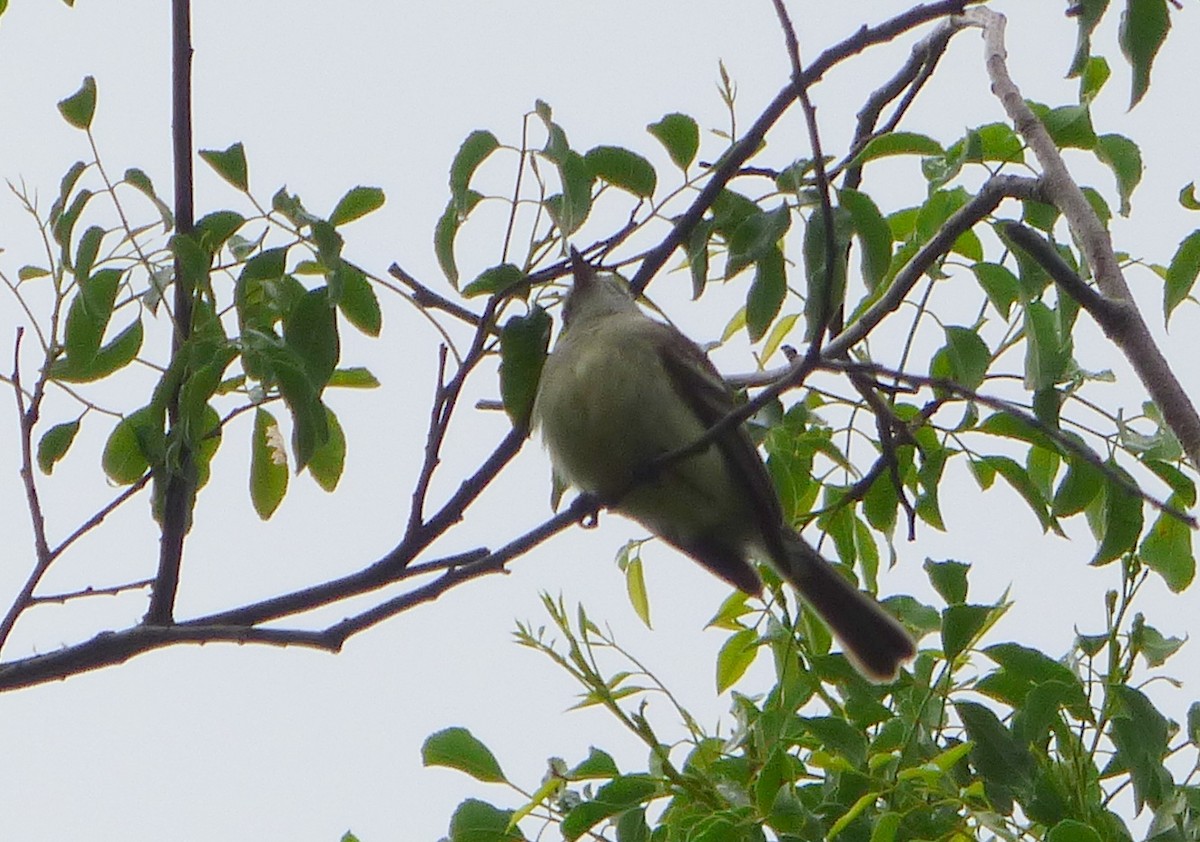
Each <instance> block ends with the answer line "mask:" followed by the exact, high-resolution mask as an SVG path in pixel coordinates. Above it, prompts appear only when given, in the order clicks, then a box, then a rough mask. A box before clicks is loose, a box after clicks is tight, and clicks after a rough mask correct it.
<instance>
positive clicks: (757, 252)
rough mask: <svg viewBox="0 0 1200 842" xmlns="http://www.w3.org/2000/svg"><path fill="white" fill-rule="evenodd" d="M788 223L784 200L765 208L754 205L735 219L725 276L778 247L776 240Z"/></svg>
mask: <svg viewBox="0 0 1200 842" xmlns="http://www.w3.org/2000/svg"><path fill="white" fill-rule="evenodd" d="M791 224H792V219H791V213H790V211H789V210H788V206H787V205H786V204H781V205H780V206H779V207H777V208H775V210H772V211H766V212H763V211H759V210H758V209H757V208H755V210H754V211H753V212H751V213H749V214H747V215H746V216H745V217H744V218H743V219H741V220H740V221H738V222H737V224H736V227H734V228H733V230H732V233H731V234H730V236H729V256H728V259H727V260H726V264H725V278H726V279H729V278H732V277H733V276H734V275H736V274H738V273H739V272H741V271H742V270H743V269H745V268H746V267H747V266H751V265H753V264H755V263H757V262H758V261H759V260H760V259H761V258H763V257H764V256H766V255H768V254H770V253H771V252H773V251H778V249H779V240H780V239H781V238H782V237H783V235H784V234H786V233H787V230H788V228H789V227H790V226H791Z"/></svg>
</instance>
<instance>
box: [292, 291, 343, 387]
mask: <svg viewBox="0 0 1200 842" xmlns="http://www.w3.org/2000/svg"><path fill="white" fill-rule="evenodd" d="M283 340H284V342H285V343H287V346H288V347H289V348H290V349H291V350H292V351H293V352H295V354H296V356H297V357H298V358H299V359H300V360H301V361H302V362H303V364H304V370H305V372H306V373H307V374H308V377H309V379H310V380H311V381H312V384H313V387H314V388H315V389H316V391H317V394H320V392H321V390H322V389H324V388H325V384H326V383H328V382H329V377H330V375H332V374H333V370H334V368H336V367H337V361H338V356H339V355H340V353H341V347H340V343H339V340H338V332H337V319H336V318H335V317H334V310H333V307H331V306H330V304H329V293H328V291H327V290H326V289H325V288H324V287H321V288H318V289H314V290H310V291H309V292H307V293H305V295H304V296H303V297H301V298H300V300H299V301H297V302H296V303H295V305H294V306H293V307H292V309H291V312H289V313H287V314H286V315H285V316H284V319H283Z"/></svg>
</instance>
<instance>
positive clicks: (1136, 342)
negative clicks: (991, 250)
mask: <svg viewBox="0 0 1200 842" xmlns="http://www.w3.org/2000/svg"><path fill="white" fill-rule="evenodd" d="M963 19H964V20H965V21H966V22H967V23H969V24H972V25H975V26H978V27H980V28H981V29H982V30H983V37H984V44H985V47H984V49H985V56H984V62H985V64H986V66H987V71H988V75H989V76H990V77H991V80H992V90H993V92H994V93H995V94H996V97H997V98H998V99H999V100H1000V103H1001V104H1002V105H1003V106H1004V110H1005V112H1006V113H1007V114H1008V116H1009V118H1010V119H1011V120H1012V121H1013V125H1014V126H1015V127H1016V129H1017V131H1018V132H1019V133H1020V134H1021V136H1022V137H1023V138H1024V139H1025V142H1026V143H1028V144H1029V148H1030V149H1032V150H1033V154H1034V155H1035V156H1036V157H1037V159H1038V163H1040V164H1041V166H1042V176H1041V178H1040V179H1039V181H1041V182H1042V190H1043V192H1044V193H1045V196H1046V198H1045V199H1043V201H1048V202H1049V203H1051V204H1053V205H1054V206H1055V207H1057V208H1058V209H1059V210H1060V211H1062V213H1063V216H1065V217H1066V219H1067V222H1068V224H1069V225H1070V227H1071V233H1072V235H1073V236H1074V237H1075V240H1076V242H1077V243H1079V248H1080V251H1082V253H1083V256H1084V258H1085V259H1086V260H1087V264H1088V266H1090V267H1091V269H1092V274H1093V275H1094V276H1095V278H1096V286H1097V287H1099V289H1100V292H1101V294H1103V295H1104V296H1105V297H1106V298H1108V299H1110V300H1111V301H1114V302H1123V303H1124V305H1126V308H1127V312H1126V313H1125V316H1124V318H1123V320H1122V327H1121V329H1120V330H1119V331H1117V332H1116V333H1115V334H1114V335H1112V337H1111V338H1112V340H1113V343H1114V344H1116V346H1117V347H1118V348H1120V349H1121V351H1122V352H1123V353H1124V354H1125V357H1126V359H1128V360H1129V363H1130V365H1132V366H1133V369H1134V371H1136V372H1137V375H1138V377H1139V378H1140V379H1141V381H1142V385H1143V386H1145V387H1146V391H1147V392H1148V393H1149V394H1150V397H1151V398H1152V399H1153V400H1154V402H1155V403H1156V404H1157V405H1158V408H1159V409H1160V410H1161V411H1162V414H1163V419H1164V420H1165V421H1166V422H1167V424H1168V425H1169V426H1170V428H1171V430H1172V431H1173V432H1174V433H1175V435H1176V436H1177V437H1178V439H1179V442H1180V444H1182V445H1183V449H1184V451H1185V452H1186V453H1187V454H1188V458H1189V459H1190V460H1191V462H1192V465H1194V466H1197V467H1200V414H1197V412H1196V408H1195V406H1194V405H1193V404H1192V401H1191V399H1190V398H1189V397H1188V395H1187V392H1185V391H1184V389H1183V386H1182V385H1181V384H1180V383H1179V380H1178V379H1177V378H1176V377H1175V373H1174V372H1173V371H1172V370H1171V367H1170V366H1169V365H1168V364H1167V360H1166V357H1164V356H1163V354H1162V351H1160V350H1159V348H1158V345H1157V343H1156V342H1155V341H1154V337H1153V336H1152V335H1151V333H1150V329H1149V328H1148V327H1147V326H1146V322H1145V320H1144V319H1143V318H1142V315H1141V313H1140V312H1139V311H1138V310H1137V307H1136V305H1135V304H1134V301H1133V296H1132V295H1131V294H1130V292H1129V286H1128V284H1126V283H1125V277H1124V275H1123V274H1122V273H1121V267H1120V264H1119V263H1118V261H1117V256H1116V253H1115V252H1114V250H1113V245H1112V238H1111V237H1110V236H1109V233H1108V230H1107V229H1106V228H1105V227H1104V225H1103V223H1101V222H1100V219H1099V218H1098V217H1097V216H1096V212H1095V211H1094V210H1092V206H1091V205H1090V204H1088V201H1087V198H1086V197H1085V196H1084V195H1083V191H1082V190H1081V189H1080V188H1079V185H1078V184H1076V183H1075V180H1074V179H1073V178H1072V177H1071V174H1070V172H1069V171H1068V170H1067V165H1066V162H1064V161H1063V158H1062V155H1061V154H1060V152H1059V150H1058V147H1057V146H1055V145H1054V141H1053V139H1052V138H1051V137H1050V133H1049V132H1047V131H1046V127H1045V126H1044V125H1042V122H1041V121H1040V120H1039V119H1038V118H1037V116H1036V115H1035V114H1034V113H1033V111H1031V110H1030V108H1029V106H1028V105H1027V104H1026V102H1025V100H1024V98H1023V97H1022V96H1021V91H1020V89H1019V88H1018V87H1017V85H1016V83H1015V82H1013V80H1012V77H1011V76H1010V75H1009V73H1008V65H1007V54H1006V51H1005V47H1004V24H1005V19H1004V16H1003V15H1000V14H998V13H996V12H994V11H992V10H991V9H988V8H983V7H976V8H973V9H971V10H970V11H969V12H967V13H966V14H965V15H964V16H963Z"/></svg>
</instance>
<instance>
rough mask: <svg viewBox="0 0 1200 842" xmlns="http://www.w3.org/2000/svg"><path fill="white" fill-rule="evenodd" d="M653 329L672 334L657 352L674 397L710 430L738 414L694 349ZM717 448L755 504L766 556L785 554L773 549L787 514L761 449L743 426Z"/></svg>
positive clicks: (718, 379) (711, 369) (717, 375)
mask: <svg viewBox="0 0 1200 842" xmlns="http://www.w3.org/2000/svg"><path fill="white" fill-rule="evenodd" d="M655 324H656V325H658V327H659V328H661V329H662V330H663V331H664V332H666V333H667V334H669V336H667V337H665V338H666V340H667V341H664V342H662V343H660V345H659V347H660V348H661V349H662V350H661V355H662V364H663V368H664V369H665V370H666V372H667V375H668V376H669V377H670V378H671V385H672V386H673V388H674V389H675V392H676V394H678V395H679V397H680V398H681V399H682V400H683V401H684V402H685V403H686V404H687V405H688V406H689V407H691V409H692V411H693V412H694V413H695V414H696V416H697V417H698V418H699V419H700V423H701V424H702V425H703V426H704V428H705V429H708V428H711V427H712V426H714V425H715V424H716V423H717V422H718V421H720V420H721V419H722V418H724V417H725V416H726V415H728V414H729V413H731V412H733V411H734V409H736V407H737V404H736V403H735V401H734V396H733V391H732V390H731V389H730V388H729V385H728V384H727V383H726V382H725V380H724V378H722V377H721V374H720V372H718V371H717V369H716V367H715V366H713V364H712V362H711V361H710V360H709V359H708V356H707V355H706V354H705V353H704V352H703V351H702V350H701V349H700V347H699V346H698V345H696V343H694V342H692V341H691V340H690V339H688V338H687V337H685V336H684V335H683V334H682V333H680V332H679V331H677V330H676V329H675V328H673V327H671V326H669V325H664V324H661V323H658V322H656V323H655ZM716 445H717V447H718V448H719V449H720V451H721V454H722V455H723V456H724V457H725V460H726V462H727V463H728V465H729V469H730V470H731V471H733V473H734V475H735V476H736V477H737V479H738V481H739V482H740V483H741V485H743V486H744V488H745V490H746V494H747V496H748V498H749V499H751V500H753V501H754V506H753V509H754V512H755V515H756V517H757V519H758V522H759V532H760V533H761V535H762V537H763V540H764V541H765V542H766V544H767V549H768V551H769V552H771V554H772V555H774V554H775V553H776V552H777V551H781V549H782V548H780V547H777V546H775V545H776V544H777V543H778V540H779V538H778V536H779V535H780V527H781V526H782V525H783V511H782V508H781V506H780V505H779V495H778V494H777V493H776V491H775V484H774V482H773V481H772V480H771V476H770V474H768V473H767V468H766V466H765V465H764V464H763V461H762V459H761V458H760V457H759V455H758V449H757V448H755V446H754V442H753V441H751V439H750V434H749V433H747V432H746V428H745V427H744V426H742V425H741V424H738V425H737V426H735V427H733V428H731V429H729V430H726V431H725V432H724V433H722V434H721V435H720V436H719V437H718V438H717V440H716Z"/></svg>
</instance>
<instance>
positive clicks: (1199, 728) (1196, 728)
mask: <svg viewBox="0 0 1200 842" xmlns="http://www.w3.org/2000/svg"><path fill="white" fill-rule="evenodd" d="M1187 738H1188V740H1190V741H1191V743H1192V745H1195V746H1200V702H1192V703H1191V704H1190V705H1189V706H1188V712H1187Z"/></svg>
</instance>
